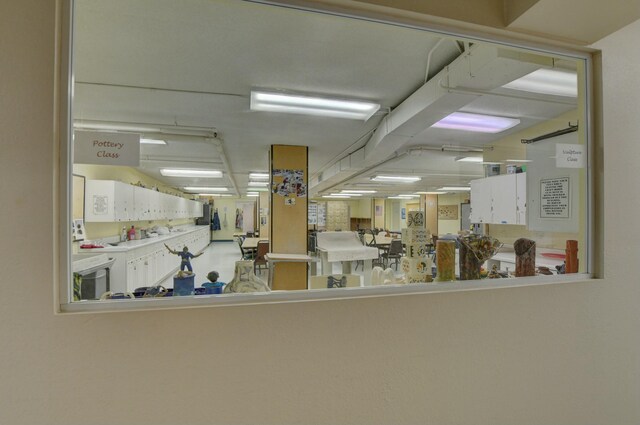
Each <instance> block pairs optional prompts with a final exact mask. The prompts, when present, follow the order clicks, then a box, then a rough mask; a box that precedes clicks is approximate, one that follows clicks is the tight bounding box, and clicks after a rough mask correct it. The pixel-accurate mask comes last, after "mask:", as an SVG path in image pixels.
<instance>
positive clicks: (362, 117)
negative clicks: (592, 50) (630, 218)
mask: <svg viewBox="0 0 640 425" xmlns="http://www.w3.org/2000/svg"><path fill="white" fill-rule="evenodd" d="M73 16H74V21H73V43H72V53H73V67H72V72H73V74H72V75H73V87H72V88H73V90H72V93H73V95H72V97H71V98H70V102H71V109H72V117H71V122H70V123H69V125H70V127H71V128H72V131H71V132H70V133H71V134H72V135H73V138H71V137H70V140H69V143H70V146H71V152H72V163H71V164H70V166H69V167H68V172H69V175H70V176H71V175H72V176H73V179H72V180H71V185H72V194H73V195H72V196H71V197H70V199H71V201H70V203H71V205H70V208H69V209H70V210H71V211H70V212H67V214H68V217H69V219H70V221H71V231H70V238H69V239H70V240H69V241H68V242H67V244H68V246H70V251H71V254H72V258H71V261H70V263H71V266H70V271H69V278H70V284H69V286H68V288H67V290H66V294H67V295H66V297H67V298H68V299H66V300H63V301H62V303H63V304H64V303H70V304H74V303H75V304H80V303H83V304H99V303H122V304H127V303H135V302H139V301H140V300H142V299H149V298H153V299H158V300H160V299H162V300H163V302H172V301H171V300H173V301H175V300H176V299H177V297H182V298H180V299H181V300H186V299H193V300H210V302H211V303H216V302H218V301H219V300H226V299H229V298H234V297H242V296H246V294H247V293H252V294H256V293H260V294H263V293H264V295H265V296H266V297H277V296H279V294H280V295H281V294H282V293H285V292H286V293H287V294H291V293H295V294H301V293H307V294H308V293H322V291H334V292H336V291H343V292H344V293H345V294H347V293H348V294H357V292H354V291H366V290H367V288H370V287H381V288H382V287H384V288H388V290H389V291H393V290H395V289H397V288H407V287H411V288H418V289H419V288H432V287H437V285H442V284H443V283H451V282H453V284H455V285H458V286H457V288H464V287H465V286H464V285H467V286H466V287H470V285H478V284H479V285H482V284H483V283H487V282H490V281H491V280H490V279H514V280H513V282H517V281H518V279H520V281H523V279H527V278H529V279H538V280H539V281H545V282H546V281H548V279H552V278H554V277H558V276H559V275H565V274H576V273H577V274H587V273H589V271H590V265H589V263H588V252H589V237H590V235H589V234H588V222H589V204H588V202H589V196H588V195H589V193H590V187H589V175H588V170H589V161H588V133H587V130H588V128H589V126H588V108H587V101H586V100H587V95H586V92H585V87H586V83H585V81H586V69H587V68H586V64H587V59H586V58H585V57H584V56H580V55H578V54H576V55H569V54H566V53H563V54H556V53H553V52H540V51H532V50H527V49H524V48H520V47H515V46H508V45H505V44H497V43H488V42H484V41H482V42H481V41H477V40H473V39H469V38H463V37H458V36H455V35H447V34H442V33H433V32H429V31H427V30H424V29H416V28H408V27H405V26H401V25H392V24H384V23H379V22H371V21H367V20H359V19H354V18H347V17H341V16H336V15H328V14H322V13H316V12H311V11H303V10H297V9H289V8H285V7H275V6H272V5H265V4H257V3H251V2H246V1H238V0H215V1H210V0H206V1H205V0H184V1H181V2H180V4H179V5H177V4H176V3H174V2H156V1H152V0H139V1H135V2H128V1H124V0H116V1H108V2H105V1H100V0H76V1H75V2H74V14H73ZM276 145H278V146H280V145H281V146H289V147H291V146H293V147H300V146H303V147H307V149H308V151H307V153H306V155H307V156H306V157H304V161H301V162H299V164H301V165H295V166H278V165H277V164H276V162H274V161H273V155H275V154H277V152H276V151H274V148H272V147H273V146H276ZM270 155H271V156H270ZM281 155H282V157H284V158H289V157H291V156H292V155H293V154H288V153H286V151H285V152H284V153H282V154H281ZM305 161H306V162H305ZM274 164H276V165H274ZM276 202H278V205H286V206H288V207H291V210H293V208H294V207H296V205H295V204H296V203H297V205H298V206H301V205H304V207H300V208H301V209H299V210H298V211H301V212H300V213H299V214H302V215H303V216H304V215H306V217H305V218H303V219H304V220H305V221H306V222H307V223H308V225H307V228H306V229H304V231H306V234H305V235H304V236H303V237H304V238H305V240H306V250H303V252H297V253H295V254H291V253H278V252H277V251H274V249H273V247H274V238H275V237H276V236H279V235H274V234H273V233H274V232H278V233H280V234H283V233H286V232H288V231H289V229H287V228H286V226H285V227H277V226H276V227H274V226H273V220H274V214H282V211H283V210H282V208H280V207H276V206H274V205H275V203H276ZM292 255H293V257H292ZM287 262H299V263H301V264H303V266H302V267H306V270H307V272H306V273H305V274H304V275H303V277H302V278H300V279H298V280H299V282H297V283H295V285H294V286H286V285H283V283H282V279H283V278H282V275H283V274H284V272H282V273H280V274H281V276H280V278H278V273H277V272H276V273H275V275H274V273H273V267H284V265H282V264H283V263H287ZM278 264H281V265H280V266H278ZM276 270H278V269H276ZM282 270H285V269H284V268H283V269H282ZM492 282H494V283H495V282H497V281H492ZM527 282H529V280H527ZM279 285H280V286H279ZM342 288H347V289H342ZM418 289H416V290H418ZM334 292H326V293H334ZM363 293H364V292H363ZM334 296H339V293H338V295H334Z"/></svg>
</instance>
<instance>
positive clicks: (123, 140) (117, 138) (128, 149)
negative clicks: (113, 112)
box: [73, 131, 140, 167]
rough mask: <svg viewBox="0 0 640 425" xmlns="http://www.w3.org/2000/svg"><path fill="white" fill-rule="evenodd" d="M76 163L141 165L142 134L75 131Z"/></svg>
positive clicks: (74, 155) (74, 148)
mask: <svg viewBox="0 0 640 425" xmlns="http://www.w3.org/2000/svg"><path fill="white" fill-rule="evenodd" d="M73 162H74V163H75V164H99V165H127V166H134V167H135V166H139V165H140V135H139V134H137V133H109V132H104V131H75V132H74V137H73Z"/></svg>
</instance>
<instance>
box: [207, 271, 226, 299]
mask: <svg viewBox="0 0 640 425" xmlns="http://www.w3.org/2000/svg"><path fill="white" fill-rule="evenodd" d="M218 277H220V275H219V274H218V272H217V271H211V272H209V274H208V275H207V279H209V282H205V283H203V284H202V287H203V288H205V289H206V293H207V294H221V293H222V287H223V286H224V282H218Z"/></svg>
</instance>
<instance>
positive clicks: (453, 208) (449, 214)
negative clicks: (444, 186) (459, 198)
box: [438, 205, 458, 220]
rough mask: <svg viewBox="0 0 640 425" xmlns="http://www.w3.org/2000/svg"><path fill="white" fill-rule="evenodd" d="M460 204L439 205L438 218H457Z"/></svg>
mask: <svg viewBox="0 0 640 425" xmlns="http://www.w3.org/2000/svg"><path fill="white" fill-rule="evenodd" d="M457 219H458V205H438V220H457Z"/></svg>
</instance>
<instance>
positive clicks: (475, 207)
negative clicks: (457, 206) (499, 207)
mask: <svg viewBox="0 0 640 425" xmlns="http://www.w3.org/2000/svg"><path fill="white" fill-rule="evenodd" d="M491 196H492V192H491V182H490V181H489V179H478V180H472V181H471V214H469V220H470V221H471V223H491Z"/></svg>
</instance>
